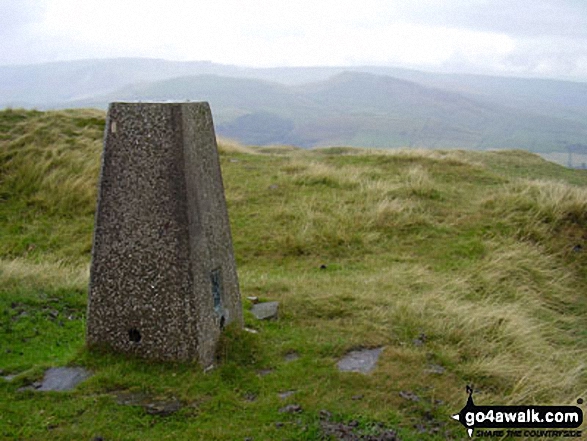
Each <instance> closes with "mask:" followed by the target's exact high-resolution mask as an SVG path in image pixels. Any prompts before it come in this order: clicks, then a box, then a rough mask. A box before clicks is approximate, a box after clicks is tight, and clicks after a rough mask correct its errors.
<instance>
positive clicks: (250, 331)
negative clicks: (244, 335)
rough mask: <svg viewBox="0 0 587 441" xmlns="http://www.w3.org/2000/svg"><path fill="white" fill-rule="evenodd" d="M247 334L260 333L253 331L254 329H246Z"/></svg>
mask: <svg viewBox="0 0 587 441" xmlns="http://www.w3.org/2000/svg"><path fill="white" fill-rule="evenodd" d="M244 330H245V332H249V333H251V334H258V333H259V331H257V330H256V329H252V328H244Z"/></svg>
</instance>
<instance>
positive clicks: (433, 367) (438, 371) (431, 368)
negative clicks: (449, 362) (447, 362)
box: [424, 364, 446, 375]
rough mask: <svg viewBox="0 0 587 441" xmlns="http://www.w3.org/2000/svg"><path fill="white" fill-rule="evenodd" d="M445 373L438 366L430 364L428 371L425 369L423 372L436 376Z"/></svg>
mask: <svg viewBox="0 0 587 441" xmlns="http://www.w3.org/2000/svg"><path fill="white" fill-rule="evenodd" d="M445 371H446V369H445V368H444V367H442V366H440V365H438V364H431V365H428V369H426V370H425V371H424V372H426V373H427V374H438V375H442V374H444V372H445Z"/></svg>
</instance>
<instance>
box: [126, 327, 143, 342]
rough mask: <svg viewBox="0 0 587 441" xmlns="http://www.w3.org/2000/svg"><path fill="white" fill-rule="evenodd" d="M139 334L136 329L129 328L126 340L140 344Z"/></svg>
mask: <svg viewBox="0 0 587 441" xmlns="http://www.w3.org/2000/svg"><path fill="white" fill-rule="evenodd" d="M141 338H142V336H141V333H140V332H139V330H138V329H136V328H131V329H129V330H128V339H129V341H131V342H133V343H140V342H141Z"/></svg>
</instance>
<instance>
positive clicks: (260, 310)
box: [251, 302, 279, 320]
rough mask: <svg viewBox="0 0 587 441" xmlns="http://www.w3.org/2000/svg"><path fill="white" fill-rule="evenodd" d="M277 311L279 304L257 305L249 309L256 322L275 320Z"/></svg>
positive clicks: (266, 303)
mask: <svg viewBox="0 0 587 441" xmlns="http://www.w3.org/2000/svg"><path fill="white" fill-rule="evenodd" d="M278 310H279V302H265V303H257V304H255V305H253V307H252V308H251V312H252V313H253V315H254V316H255V318H256V319H258V320H271V319H276V318H277V314H278Z"/></svg>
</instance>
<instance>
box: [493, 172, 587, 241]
mask: <svg viewBox="0 0 587 441" xmlns="http://www.w3.org/2000/svg"><path fill="white" fill-rule="evenodd" d="M485 206H486V207H487V208H489V209H490V210H493V212H494V213H495V214H496V215H498V216H501V217H502V218H503V219H504V222H506V223H507V224H510V225H512V226H514V227H515V228H516V229H517V234H518V235H519V236H520V237H523V238H530V239H535V240H538V241H542V240H545V239H546V238H548V237H549V236H552V235H554V234H557V233H559V232H560V231H561V229H563V228H565V227H576V228H579V229H583V230H585V228H587V189H585V188H580V187H575V186H571V185H568V184H564V183H562V182H558V181H546V180H527V179H520V180H516V181H514V182H512V183H509V184H506V185H504V186H503V187H501V188H500V189H498V190H497V191H496V192H495V193H494V194H492V195H491V196H489V197H488V198H487V200H486V201H485Z"/></svg>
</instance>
